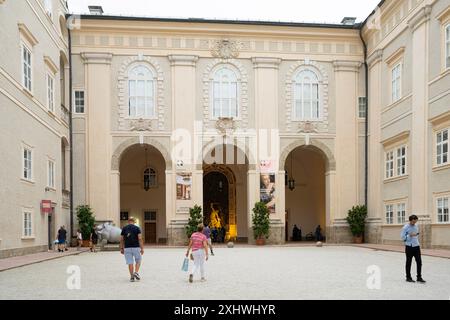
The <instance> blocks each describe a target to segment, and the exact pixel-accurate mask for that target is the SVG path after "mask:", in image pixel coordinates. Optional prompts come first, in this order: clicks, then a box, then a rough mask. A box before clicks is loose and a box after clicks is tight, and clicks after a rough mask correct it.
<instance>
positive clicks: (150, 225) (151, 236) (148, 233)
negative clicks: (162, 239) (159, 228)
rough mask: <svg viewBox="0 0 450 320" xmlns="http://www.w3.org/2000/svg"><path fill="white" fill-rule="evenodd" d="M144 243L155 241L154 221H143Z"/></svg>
mask: <svg viewBox="0 0 450 320" xmlns="http://www.w3.org/2000/svg"><path fill="white" fill-rule="evenodd" d="M145 243H156V222H146V223H145Z"/></svg>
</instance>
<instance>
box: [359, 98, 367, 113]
mask: <svg viewBox="0 0 450 320" xmlns="http://www.w3.org/2000/svg"><path fill="white" fill-rule="evenodd" d="M366 113H367V98H366V97H359V98H358V117H359V118H365V117H366Z"/></svg>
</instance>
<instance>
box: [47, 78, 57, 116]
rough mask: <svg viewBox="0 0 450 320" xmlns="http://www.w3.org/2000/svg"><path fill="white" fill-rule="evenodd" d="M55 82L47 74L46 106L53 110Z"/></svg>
mask: <svg viewBox="0 0 450 320" xmlns="http://www.w3.org/2000/svg"><path fill="white" fill-rule="evenodd" d="M54 92H55V82H54V80H53V77H52V76H50V75H49V74H47V108H48V110H50V111H51V112H55V94H54Z"/></svg>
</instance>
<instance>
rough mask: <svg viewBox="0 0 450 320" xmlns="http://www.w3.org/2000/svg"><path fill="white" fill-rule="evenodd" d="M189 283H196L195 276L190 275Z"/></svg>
mask: <svg viewBox="0 0 450 320" xmlns="http://www.w3.org/2000/svg"><path fill="white" fill-rule="evenodd" d="M189 282H190V283H192V282H194V275H193V274H190V275H189Z"/></svg>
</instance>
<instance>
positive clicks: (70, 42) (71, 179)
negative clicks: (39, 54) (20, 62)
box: [67, 26, 74, 239]
mask: <svg viewBox="0 0 450 320" xmlns="http://www.w3.org/2000/svg"><path fill="white" fill-rule="evenodd" d="M67 31H68V35H69V96H70V99H69V137H70V138H69V139H70V168H69V170H70V239H72V236H73V147H74V146H73V130H72V108H73V106H72V100H73V99H72V40H71V34H70V28H69V26H67Z"/></svg>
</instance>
